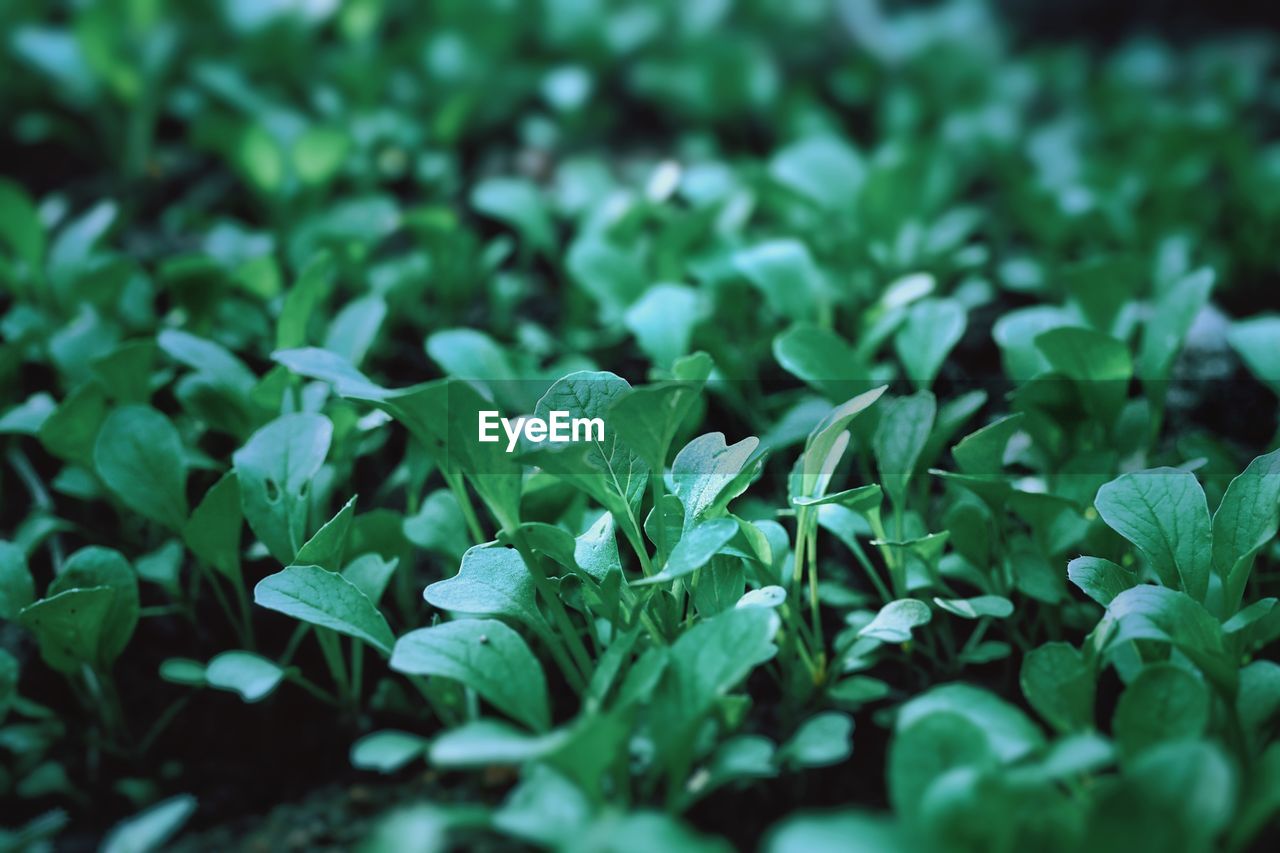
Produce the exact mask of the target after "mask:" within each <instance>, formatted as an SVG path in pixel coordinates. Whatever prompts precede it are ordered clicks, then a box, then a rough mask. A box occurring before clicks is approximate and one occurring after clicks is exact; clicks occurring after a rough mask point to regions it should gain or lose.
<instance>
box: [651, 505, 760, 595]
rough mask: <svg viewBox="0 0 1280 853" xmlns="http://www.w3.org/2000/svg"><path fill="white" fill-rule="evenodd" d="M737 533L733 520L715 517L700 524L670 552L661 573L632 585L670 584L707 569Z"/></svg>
mask: <svg viewBox="0 0 1280 853" xmlns="http://www.w3.org/2000/svg"><path fill="white" fill-rule="evenodd" d="M737 534H738V522H737V521H735V520H733V519H732V518H713V519H710V520H707V521H700V522H698V523H697V524H694V525H693V526H692V527H690V528H688V529H687V530H685V531H684V535H682V536H681V537H680V541H679V542H677V543H676V546H675V547H674V548H672V549H671V556H669V557H668V558H667V562H666V565H665V566H663V567H662V571H660V572H659V573H658V574H656V575H653V576H651V577H647V578H642V579H640V580H637V581H634V582H633V583H632V586H641V585H645V584H656V583H667V582H669V581H672V580H674V579H676V578H680V577H684V576H685V575H690V574H693V573H694V572H696V571H697V570H698V569H700V568H702V567H703V566H705V565H706V564H707V563H708V562H709V561H710V560H711V558H712V557H714V556H715V555H716V554H718V553H720V551H721V550H722V549H723V548H724V546H725V545H728V544H729V540H730V539H732V538H733V537H734V536H736V535H737Z"/></svg>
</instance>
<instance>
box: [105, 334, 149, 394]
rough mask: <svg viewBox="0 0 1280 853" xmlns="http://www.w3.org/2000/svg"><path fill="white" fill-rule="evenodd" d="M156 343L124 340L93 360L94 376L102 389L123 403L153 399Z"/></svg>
mask: <svg viewBox="0 0 1280 853" xmlns="http://www.w3.org/2000/svg"><path fill="white" fill-rule="evenodd" d="M155 360H156V345H155V343H154V342H152V341H149V340H138V341H125V342H124V343H122V344H121V345H120V346H118V347H116V348H115V349H113V350H112V351H111V352H109V353H108V354H106V355H104V356H99V357H98V358H96V359H94V361H93V365H92V366H93V375H94V378H96V379H97V380H98V383H99V384H100V385H101V386H102V388H103V390H105V391H106V392H107V395H108V396H110V397H111V398H112V399H114V400H116V401H117V402H120V403H139V404H142V405H146V403H147V401H148V400H149V399H151V371H152V369H153V368H154V366H155Z"/></svg>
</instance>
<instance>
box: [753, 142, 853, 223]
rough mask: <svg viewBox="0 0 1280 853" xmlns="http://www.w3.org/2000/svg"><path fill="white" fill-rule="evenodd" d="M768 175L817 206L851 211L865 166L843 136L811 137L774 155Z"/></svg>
mask: <svg viewBox="0 0 1280 853" xmlns="http://www.w3.org/2000/svg"><path fill="white" fill-rule="evenodd" d="M769 176H770V177H771V178H773V179H774V180H775V181H777V182H778V183H780V184H782V185H783V186H785V187H787V188H788V189H790V190H792V191H793V192H795V193H797V194H799V195H801V196H803V197H804V198H806V199H808V200H809V201H811V202H813V203H814V204H816V205H818V206H819V207H822V208H826V209H828V210H835V211H850V210H852V209H853V208H854V207H855V206H856V205H857V201H858V193H859V191H860V190H861V189H862V182H863V180H864V178H865V176H866V165H865V164H864V163H863V161H862V156H861V155H860V154H859V153H858V152H857V151H855V150H854V149H853V148H851V147H849V144H848V143H847V142H846V141H845V140H844V139H843V138H841V137H839V136H826V135H823V136H811V137H808V138H807V139H802V140H800V141H799V142H793V143H792V144H791V145H788V146H787V147H786V148H783V149H782V150H781V151H779V152H777V153H776V154H774V155H773V157H772V158H771V159H770V160H769Z"/></svg>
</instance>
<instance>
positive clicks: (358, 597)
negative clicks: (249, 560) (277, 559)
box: [253, 566, 395, 655]
mask: <svg viewBox="0 0 1280 853" xmlns="http://www.w3.org/2000/svg"><path fill="white" fill-rule="evenodd" d="M253 600H254V602H255V603H257V604H260V605H261V606H263V607H265V608H267V609H268V610H275V611H278V612H280V613H283V614H285V615H286V616H292V617H293V618H294V619H297V620H299V621H302V622H306V623H308V624H311V625H316V626H318V627H321V628H331V629H333V630H334V631H337V632H338V633H340V634H346V635H347V636H349V637H355V638H356V639H359V640H363V641H364V642H366V643H368V644H369V645H371V646H373V647H374V648H375V649H377V650H378V651H380V652H382V653H383V654H386V655H390V654H391V647H392V646H393V645H394V643H395V636H394V635H393V634H392V633H391V629H390V628H389V627H388V626H387V620H386V619H385V618H384V617H383V615H382V614H381V613H380V612H378V608H377V607H376V606H375V605H374V604H373V602H371V601H370V600H369V598H368V597H367V596H366V595H365V594H364V593H363V592H361V591H360V589H359V588H358V587H357V586H356V585H355V584H353V583H351V581H349V580H347V579H346V578H344V577H343V576H342V575H340V574H337V573H335V572H329V571H325V570H324V569H322V568H320V567H319V566H289V567H288V568H286V569H284V570H282V571H279V572H276V573H275V574H274V575H268V576H267V577H265V578H263V579H262V580H260V581H258V585H257V586H255V587H254V588H253Z"/></svg>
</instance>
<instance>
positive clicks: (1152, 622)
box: [1091, 584, 1237, 695]
mask: <svg viewBox="0 0 1280 853" xmlns="http://www.w3.org/2000/svg"><path fill="white" fill-rule="evenodd" d="M1091 637H1092V642H1093V647H1094V649H1095V651H1096V652H1098V653H1100V654H1110V653H1112V652H1113V651H1114V650H1115V649H1116V648H1117V647H1119V646H1121V645H1122V644H1124V643H1128V642H1131V641H1133V640H1151V641H1154V642H1159V643H1166V644H1170V645H1173V646H1175V647H1177V649H1178V650H1179V651H1181V652H1182V653H1183V654H1184V655H1186V656H1187V657H1188V658H1190V659H1191V660H1192V661H1193V662H1194V663H1195V664H1196V665H1197V666H1198V667H1200V669H1201V670H1202V671H1203V672H1204V674H1205V675H1206V676H1207V677H1208V678H1209V680H1210V681H1212V682H1213V683H1214V685H1215V686H1217V687H1218V688H1219V689H1220V690H1222V691H1223V692H1224V693H1226V694H1228V695H1231V694H1234V693H1235V690H1236V681H1237V668H1236V666H1235V663H1234V662H1233V661H1231V659H1230V657H1229V656H1228V654H1227V652H1226V649H1225V645H1224V642H1223V636H1222V626H1221V625H1219V624H1218V620H1216V619H1214V618H1213V616H1212V615H1210V613H1209V611H1207V610H1205V609H1204V607H1203V606H1202V605H1201V604H1200V603H1199V602H1197V601H1195V600H1194V599H1192V598H1191V597H1190V596H1188V595H1187V594H1186V593H1183V592H1176V591H1174V590H1171V589H1167V588H1165V587H1162V586H1154V585H1151V584H1142V585H1139V586H1135V587H1133V588H1132V589H1126V590H1125V591H1123V592H1121V593H1120V594H1119V595H1117V596H1116V597H1115V598H1113V599H1112V600H1111V603H1110V604H1108V605H1107V612H1106V615H1105V616H1103V618H1102V621H1100V622H1099V623H1098V626H1097V627H1096V628H1094V629H1093V633H1092V634H1091Z"/></svg>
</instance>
